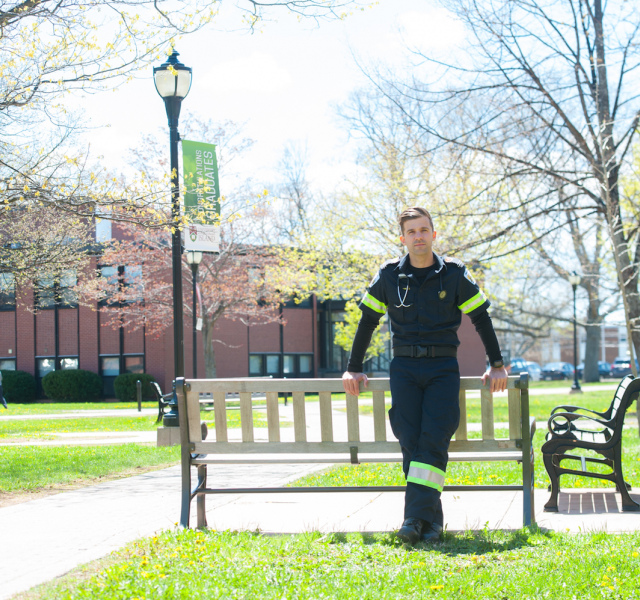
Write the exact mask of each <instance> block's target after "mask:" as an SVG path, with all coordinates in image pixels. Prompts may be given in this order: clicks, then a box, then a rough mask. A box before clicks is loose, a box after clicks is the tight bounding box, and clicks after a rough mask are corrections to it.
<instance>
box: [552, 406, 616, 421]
mask: <svg viewBox="0 0 640 600" xmlns="http://www.w3.org/2000/svg"><path fill="white" fill-rule="evenodd" d="M579 411H582V412H585V413H590V414H592V415H597V416H598V417H600V418H601V419H604V418H606V413H601V412H598V411H597V410H591V409H590V408H583V407H582V406H569V405H566V406H556V407H555V408H554V409H553V410H552V411H551V416H553V415H555V414H557V413H559V412H563V413H576V412H579Z"/></svg>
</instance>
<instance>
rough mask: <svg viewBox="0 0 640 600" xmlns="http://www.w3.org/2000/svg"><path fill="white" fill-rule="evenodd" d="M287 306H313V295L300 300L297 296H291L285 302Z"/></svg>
mask: <svg viewBox="0 0 640 600" xmlns="http://www.w3.org/2000/svg"><path fill="white" fill-rule="evenodd" d="M284 307H285V308H313V304H312V302H311V296H307V297H306V298H304V299H302V300H300V299H299V298H297V297H296V296H294V297H293V298H291V300H287V302H285V304H284Z"/></svg>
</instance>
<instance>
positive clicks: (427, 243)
mask: <svg viewBox="0 0 640 600" xmlns="http://www.w3.org/2000/svg"><path fill="white" fill-rule="evenodd" d="M435 239H436V232H435V231H434V230H433V227H432V226H431V221H429V218H428V217H419V218H417V219H409V220H408V221H405V222H404V235H401V236H400V241H401V242H402V243H403V244H404V245H405V246H406V247H407V251H408V252H409V254H412V255H414V256H422V255H427V256H428V255H430V254H431V252H432V249H431V248H432V246H433V240H435Z"/></svg>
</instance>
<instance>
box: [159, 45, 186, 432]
mask: <svg viewBox="0 0 640 600" xmlns="http://www.w3.org/2000/svg"><path fill="white" fill-rule="evenodd" d="M153 81H154V83H155V86H156V90H157V92H158V94H159V95H160V97H161V98H162V99H163V100H164V106H165V108H166V110H167V118H168V120H169V151H170V155H171V162H170V168H171V172H170V176H171V222H172V234H171V265H172V275H173V364H174V380H175V379H176V378H177V377H184V335H183V318H184V315H183V310H182V273H181V272H182V242H181V238H180V229H181V227H180V225H181V222H180V187H179V185H178V142H179V141H180V134H179V133H178V119H179V117H180V107H181V105H182V100H183V99H184V98H186V96H187V94H188V93H189V90H190V89H191V69H190V68H189V67H185V66H184V65H183V64H182V63H181V62H180V61H179V60H178V52H176V50H175V48H174V49H173V51H172V52H171V55H170V56H169V58H168V59H167V61H166V62H164V63H163V64H162V65H160V66H159V67H154V68H153ZM176 400H177V399H176V398H175V394H174V400H173V401H174V404H175V406H172V410H171V412H169V413H167V414H166V415H165V416H164V418H163V424H164V425H165V427H177V426H178V413H177V402H176Z"/></svg>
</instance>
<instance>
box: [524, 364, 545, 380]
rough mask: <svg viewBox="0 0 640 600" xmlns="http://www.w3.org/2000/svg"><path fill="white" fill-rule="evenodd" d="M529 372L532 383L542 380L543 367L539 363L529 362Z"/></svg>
mask: <svg viewBox="0 0 640 600" xmlns="http://www.w3.org/2000/svg"><path fill="white" fill-rule="evenodd" d="M527 371H528V372H529V377H530V378H531V381H540V380H541V379H542V367H541V366H540V365H539V364H538V363H537V362H533V361H531V360H528V361H527Z"/></svg>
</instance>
